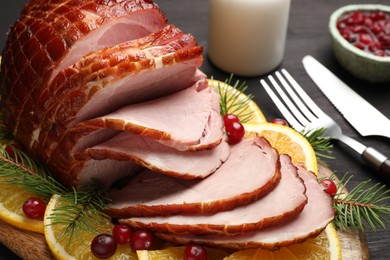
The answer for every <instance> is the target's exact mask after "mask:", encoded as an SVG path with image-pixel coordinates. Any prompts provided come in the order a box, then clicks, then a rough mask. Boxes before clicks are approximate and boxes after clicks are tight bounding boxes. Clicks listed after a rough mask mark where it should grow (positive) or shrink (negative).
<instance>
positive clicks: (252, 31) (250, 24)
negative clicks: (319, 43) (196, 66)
mask: <svg viewBox="0 0 390 260" xmlns="http://www.w3.org/2000/svg"><path fill="white" fill-rule="evenodd" d="M289 10H290V0H209V40H208V55H209V58H210V60H211V61H212V63H213V64H214V65H216V66H217V67H219V68H220V69H222V70H224V71H226V72H229V73H233V74H235V75H240V76H260V75H263V74H266V73H268V72H270V71H271V70H273V69H275V68H276V67H277V66H278V65H279V64H280V63H281V62H282V59H283V55H284V49H285V41H286V34H287V24H288V16H289Z"/></svg>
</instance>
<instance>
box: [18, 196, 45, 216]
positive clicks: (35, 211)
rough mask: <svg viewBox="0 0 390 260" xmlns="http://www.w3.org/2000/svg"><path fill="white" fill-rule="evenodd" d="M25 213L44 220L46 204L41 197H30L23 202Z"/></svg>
mask: <svg viewBox="0 0 390 260" xmlns="http://www.w3.org/2000/svg"><path fill="white" fill-rule="evenodd" d="M22 210H23V212H24V214H25V215H26V216H27V217H28V218H31V219H37V220H42V219H43V216H44V215H45V210H46V204H45V202H43V200H41V199H40V198H34V197H32V198H29V199H28V200H26V201H25V202H24V203H23V207H22Z"/></svg>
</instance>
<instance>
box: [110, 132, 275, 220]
mask: <svg viewBox="0 0 390 260" xmlns="http://www.w3.org/2000/svg"><path fill="white" fill-rule="evenodd" d="M279 170H280V163H279V158H278V153H277V152H276V150H275V149H273V148H272V147H271V146H270V145H269V143H268V142H267V141H266V140H265V139H263V138H258V139H250V140H243V141H242V142H240V143H238V144H236V145H234V146H232V147H231V154H230V156H229V158H228V160H227V161H226V162H225V163H224V164H222V166H221V167H220V168H219V169H218V170H217V171H216V172H214V173H213V174H212V175H210V176H209V177H207V178H205V179H203V180H200V181H184V180H180V179H178V178H172V177H168V176H165V175H162V174H158V173H153V172H151V171H149V170H146V171H144V172H142V173H141V174H139V175H137V176H136V177H134V178H132V179H131V180H130V181H129V182H128V183H127V184H126V185H121V187H120V188H119V189H112V190H111V191H110V196H111V198H112V202H111V203H110V204H109V205H108V206H107V209H106V210H105V211H106V213H108V214H110V215H112V216H113V217H118V218H128V217H132V216H153V215H171V214H185V215H210V214H213V213H215V212H219V211H225V210H231V209H233V208H235V207H236V206H239V205H244V204H248V203H250V202H252V201H254V200H257V199H258V198H260V197H262V196H264V195H265V194H267V193H268V192H269V191H270V190H272V189H273V188H274V187H275V186H276V184H277V183H278V182H279V180H280V171H279Z"/></svg>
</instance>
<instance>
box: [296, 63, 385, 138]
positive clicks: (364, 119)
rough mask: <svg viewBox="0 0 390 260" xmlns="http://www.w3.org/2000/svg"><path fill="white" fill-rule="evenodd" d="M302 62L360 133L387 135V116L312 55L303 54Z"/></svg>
mask: <svg viewBox="0 0 390 260" xmlns="http://www.w3.org/2000/svg"><path fill="white" fill-rule="evenodd" d="M302 63H303V66H304V68H305V70H306V72H307V73H308V74H309V76H310V78H311V79H312V80H313V81H314V82H315V83H316V85H317V86H318V88H319V89H320V90H321V91H322V92H323V93H324V95H325V96H326V97H327V98H328V99H329V101H330V102H331V103H332V104H333V105H334V106H335V107H336V108H337V110H338V111H339V112H340V113H341V114H342V115H343V116H344V118H345V119H346V120H347V121H348V122H349V123H350V124H351V125H352V126H353V127H354V128H355V129H356V130H357V131H358V132H359V133H360V134H361V135H362V136H373V135H376V136H384V137H387V138H390V120H389V119H388V118H387V117H386V116H384V115H383V114H382V113H381V112H379V111H378V110H377V109H376V108H375V107H374V106H372V105H371V104H370V103H368V102H367V101H366V100H365V99H364V98H362V97H361V96H360V95H359V94H357V93H356V92H355V91H354V90H352V89H351V88H350V87H349V86H347V85H346V84H345V83H344V82H343V81H341V80H340V79H339V78H338V77H336V76H335V75H334V74H333V73H332V72H331V71H330V70H328V69H327V68H326V67H325V66H324V65H322V64H321V63H319V62H318V61H317V60H316V59H314V58H313V57H312V56H305V57H304V58H303V60H302Z"/></svg>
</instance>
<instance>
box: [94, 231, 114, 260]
mask: <svg viewBox="0 0 390 260" xmlns="http://www.w3.org/2000/svg"><path fill="white" fill-rule="evenodd" d="M116 248H117V244H116V242H115V240H114V237H113V236H112V235H110V234H100V235H97V236H96V237H95V238H94V239H93V240H92V242H91V252H92V254H93V255H94V256H96V257H97V258H101V259H106V258H109V257H111V256H112V255H113V254H115V251H116Z"/></svg>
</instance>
